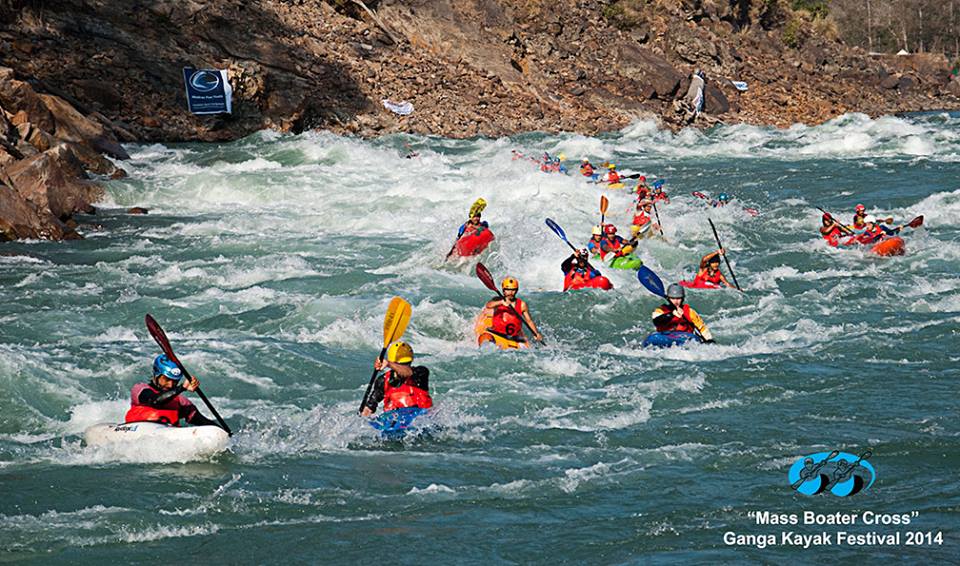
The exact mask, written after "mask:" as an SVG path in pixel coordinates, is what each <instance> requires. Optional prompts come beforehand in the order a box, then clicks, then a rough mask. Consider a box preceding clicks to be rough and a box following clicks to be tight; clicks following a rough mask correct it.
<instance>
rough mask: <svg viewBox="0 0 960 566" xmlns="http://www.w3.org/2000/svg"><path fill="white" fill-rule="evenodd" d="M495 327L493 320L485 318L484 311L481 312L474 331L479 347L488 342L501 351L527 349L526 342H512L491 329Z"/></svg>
mask: <svg viewBox="0 0 960 566" xmlns="http://www.w3.org/2000/svg"><path fill="white" fill-rule="evenodd" d="M491 326H493V319H492V318H491V317H490V316H484V311H481V312H480V316H478V317H477V322H476V324H475V325H474V327H473V331H474V332H475V333H476V334H477V345H479V346H483V345H484V344H486V343H487V342H493V343H494V344H495V345H496V346H497V348H500V349H501V350H511V349H513V350H519V349H520V348H526V347H527V343H526V342H520V341H518V340H511V339H510V338H508V337H506V336H503V335H501V334H498V333H496V332H494V331H493V330H492V329H491V328H490V327H491Z"/></svg>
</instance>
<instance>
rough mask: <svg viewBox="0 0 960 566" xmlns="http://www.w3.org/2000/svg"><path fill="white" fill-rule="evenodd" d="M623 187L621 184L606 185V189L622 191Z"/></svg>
mask: <svg viewBox="0 0 960 566" xmlns="http://www.w3.org/2000/svg"><path fill="white" fill-rule="evenodd" d="M624 186H625V185H624V184H623V183H609V184H608V185H607V188H608V189H622V188H623V187H624Z"/></svg>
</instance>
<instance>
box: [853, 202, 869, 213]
mask: <svg viewBox="0 0 960 566" xmlns="http://www.w3.org/2000/svg"><path fill="white" fill-rule="evenodd" d="M854 210H855V211H857V212H866V211H867V207H865V206H863V205H862V204H858V205H857V207H856V208H854Z"/></svg>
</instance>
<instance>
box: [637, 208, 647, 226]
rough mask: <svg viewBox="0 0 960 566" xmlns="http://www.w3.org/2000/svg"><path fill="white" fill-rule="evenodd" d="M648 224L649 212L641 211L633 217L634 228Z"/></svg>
mask: <svg viewBox="0 0 960 566" xmlns="http://www.w3.org/2000/svg"><path fill="white" fill-rule="evenodd" d="M647 222H650V217H649V216H647V211H645V210H641V211H640V212H638V213H637V214H636V216H634V217H633V225H634V226H643V225H644V224H646V223H647Z"/></svg>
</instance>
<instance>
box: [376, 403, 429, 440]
mask: <svg viewBox="0 0 960 566" xmlns="http://www.w3.org/2000/svg"><path fill="white" fill-rule="evenodd" d="M427 412H429V410H428V409H421V408H420V407H402V408H400V409H394V410H392V411H387V412H386V413H383V414H382V415H380V416H378V417H377V418H375V419H371V420H370V426H372V427H373V428H374V429H376V430H378V431H380V437H381V438H383V439H384V440H403V439H404V438H406V436H407V435H408V434H410V435H412V436H418V435H420V434H423V433H428V432H429V429H426V428H420V427H417V426H415V425H414V421H415V420H416V419H417V417H419V416H421V415H425V414H427Z"/></svg>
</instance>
